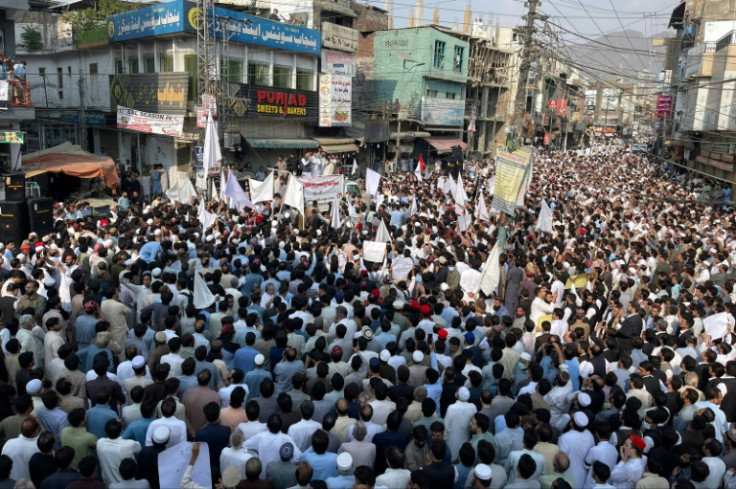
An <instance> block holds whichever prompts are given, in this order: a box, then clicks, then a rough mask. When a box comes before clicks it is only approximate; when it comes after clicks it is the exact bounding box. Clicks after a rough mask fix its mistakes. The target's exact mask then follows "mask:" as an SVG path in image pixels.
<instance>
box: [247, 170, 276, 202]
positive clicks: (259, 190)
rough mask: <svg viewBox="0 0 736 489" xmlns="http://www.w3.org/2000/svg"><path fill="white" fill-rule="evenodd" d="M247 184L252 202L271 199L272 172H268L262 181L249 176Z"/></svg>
mask: <svg viewBox="0 0 736 489" xmlns="http://www.w3.org/2000/svg"><path fill="white" fill-rule="evenodd" d="M248 185H249V186H250V200H251V202H253V203H254V204H257V203H259V202H270V201H272V200H273V172H271V173H269V174H268V177H266V179H265V180H264V181H262V182H259V181H258V180H253V179H251V178H249V179H248Z"/></svg>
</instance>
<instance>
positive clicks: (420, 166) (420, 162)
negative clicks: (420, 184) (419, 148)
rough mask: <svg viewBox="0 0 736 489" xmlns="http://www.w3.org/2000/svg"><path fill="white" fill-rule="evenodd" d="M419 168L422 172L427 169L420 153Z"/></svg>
mask: <svg viewBox="0 0 736 489" xmlns="http://www.w3.org/2000/svg"><path fill="white" fill-rule="evenodd" d="M419 168H420V169H421V170H422V173H424V172H425V171H427V165H425V164H424V158H422V155H419Z"/></svg>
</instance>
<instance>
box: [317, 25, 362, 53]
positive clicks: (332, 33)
mask: <svg viewBox="0 0 736 489" xmlns="http://www.w3.org/2000/svg"><path fill="white" fill-rule="evenodd" d="M322 46H323V47H326V48H330V49H337V50H338V51H347V52H348V53H354V52H356V51H357V50H358V31H357V30H355V29H351V28H350V27H345V26H341V25H337V24H333V23H332V22H322Z"/></svg>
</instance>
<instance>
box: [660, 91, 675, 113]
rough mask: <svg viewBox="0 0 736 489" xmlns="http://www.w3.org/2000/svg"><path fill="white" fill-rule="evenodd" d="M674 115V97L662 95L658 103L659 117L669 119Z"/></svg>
mask: <svg viewBox="0 0 736 489" xmlns="http://www.w3.org/2000/svg"><path fill="white" fill-rule="evenodd" d="M671 113H672V95H666V94H665V95H660V96H659V100H658V101H657V115H658V116H662V117H669V116H670V114H671Z"/></svg>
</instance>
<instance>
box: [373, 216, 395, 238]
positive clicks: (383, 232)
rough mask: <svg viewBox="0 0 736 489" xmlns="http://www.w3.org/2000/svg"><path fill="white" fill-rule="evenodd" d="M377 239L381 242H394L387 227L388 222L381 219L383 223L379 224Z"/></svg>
mask: <svg viewBox="0 0 736 489" xmlns="http://www.w3.org/2000/svg"><path fill="white" fill-rule="evenodd" d="M376 241H377V242H379V243H392V241H391V234H389V232H388V229H387V228H386V223H385V222H383V219H381V224H379V225H378V232H376Z"/></svg>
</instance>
